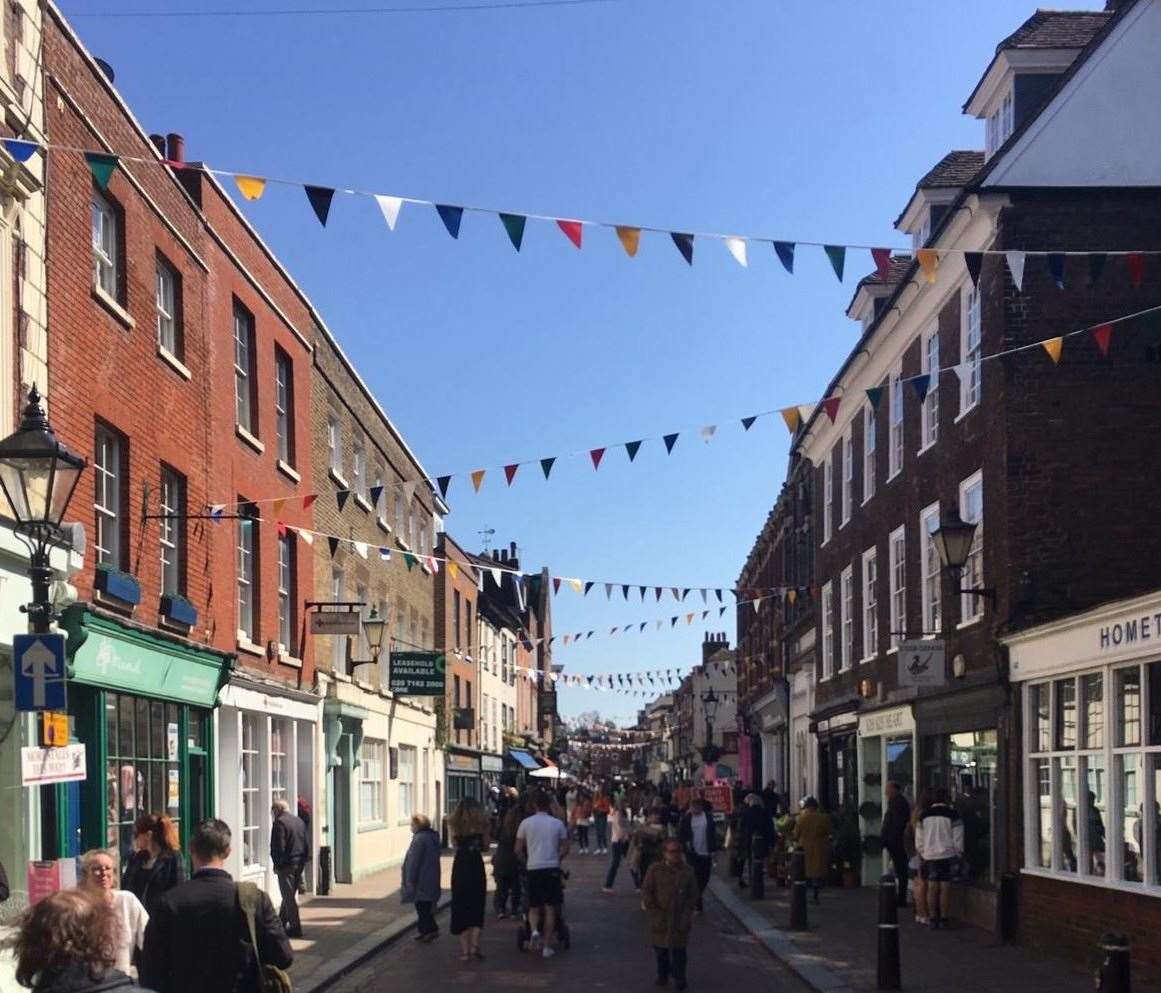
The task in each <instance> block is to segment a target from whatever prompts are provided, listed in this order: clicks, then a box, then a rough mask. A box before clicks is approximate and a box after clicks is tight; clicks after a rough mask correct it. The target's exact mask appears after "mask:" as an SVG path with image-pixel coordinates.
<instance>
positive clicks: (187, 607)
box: [161, 593, 198, 628]
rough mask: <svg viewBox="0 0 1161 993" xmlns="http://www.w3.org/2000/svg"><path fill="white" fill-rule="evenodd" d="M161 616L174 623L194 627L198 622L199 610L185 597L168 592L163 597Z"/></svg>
mask: <svg viewBox="0 0 1161 993" xmlns="http://www.w3.org/2000/svg"><path fill="white" fill-rule="evenodd" d="M161 616H162V617H164V618H165V619H166V620H169V621H172V622H173V623H174V624H180V625H181V626H182V627H187V628H192V627H193V626H194V625H195V624H197V622H198V610H197V607H195V606H194V605H193V604H192V603H190V602H189V601H188V600H187V599H186V598H185V597H183V596H178V595H176V594H173V595H171V594H168V593H167V594H166V595H164V596H163V597H162V598H161Z"/></svg>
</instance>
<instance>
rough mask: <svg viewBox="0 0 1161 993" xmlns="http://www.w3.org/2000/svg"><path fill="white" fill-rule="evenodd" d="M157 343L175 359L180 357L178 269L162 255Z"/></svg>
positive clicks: (158, 297) (159, 268)
mask: <svg viewBox="0 0 1161 993" xmlns="http://www.w3.org/2000/svg"><path fill="white" fill-rule="evenodd" d="M156 278H157V284H156V290H157V301H156V302H157V344H158V347H160V348H161V349H162V350H164V351H166V352H168V353H169V354H170V355H172V356H173V357H174V358H175V359H180V358H181V357H182V356H181V342H180V340H179V336H178V330H179V328H178V320H179V315H178V312H177V300H178V289H177V287H178V281H179V280H180V278H181V277H180V276H179V275H178V273H177V270H176V269H174V267H173V266H172V265H170V264H169V262H167V261H166V260H165V259H164V258H162V257H161V256H160V255H159V256H158V257H157V276H156Z"/></svg>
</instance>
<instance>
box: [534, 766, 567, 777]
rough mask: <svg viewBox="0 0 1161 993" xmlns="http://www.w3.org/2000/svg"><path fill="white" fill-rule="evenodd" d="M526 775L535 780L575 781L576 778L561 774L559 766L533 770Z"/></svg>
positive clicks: (565, 773) (564, 773)
mask: <svg viewBox="0 0 1161 993" xmlns="http://www.w3.org/2000/svg"><path fill="white" fill-rule="evenodd" d="M528 775H530V776H532V777H534V778H536V779H576V776H573V775H571V774H570V773H567V772H563V771H562V770H561V769H560V767H559V766H554V765H550V766H548V768H546V769H534V770H533V771H532V772H530V773H528Z"/></svg>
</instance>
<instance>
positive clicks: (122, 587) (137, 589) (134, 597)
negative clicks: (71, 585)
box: [93, 565, 141, 607]
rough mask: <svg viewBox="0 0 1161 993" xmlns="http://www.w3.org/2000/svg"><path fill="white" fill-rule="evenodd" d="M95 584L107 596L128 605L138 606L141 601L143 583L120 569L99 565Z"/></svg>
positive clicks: (94, 580)
mask: <svg viewBox="0 0 1161 993" xmlns="http://www.w3.org/2000/svg"><path fill="white" fill-rule="evenodd" d="M93 586H94V587H95V588H96V589H98V590H99V591H100V592H101V593H103V594H104V595H105V596H107V597H110V598H111V599H113V600H117V601H119V602H120V603H123V604H125V605H126V606H127V607H136V606H137V605H138V604H139V603H140V602H141V584H140V583H138V582H137V579H136V578H135V577H134V576H132V575H130V574H129V573H127V572H122V571H121V570H120V569H112V568H110V567H108V566H101V565H99V566H97V571H96V575H95V576H94V579H93Z"/></svg>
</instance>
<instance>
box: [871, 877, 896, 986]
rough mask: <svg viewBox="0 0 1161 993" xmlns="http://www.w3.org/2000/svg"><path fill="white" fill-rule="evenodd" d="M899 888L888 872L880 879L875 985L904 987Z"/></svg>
mask: <svg viewBox="0 0 1161 993" xmlns="http://www.w3.org/2000/svg"><path fill="white" fill-rule="evenodd" d="M898 905H899V889H898V882H897V881H896V879H895V877H894V876H893V875H891V874H890V873H888V874H887V875H885V876H883V877H882V878H881V879H880V880H879V965H878V970H877V972H876V981H875V987H876V989H880V990H897V989H902V979H901V978H900V968H899V910H898Z"/></svg>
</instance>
